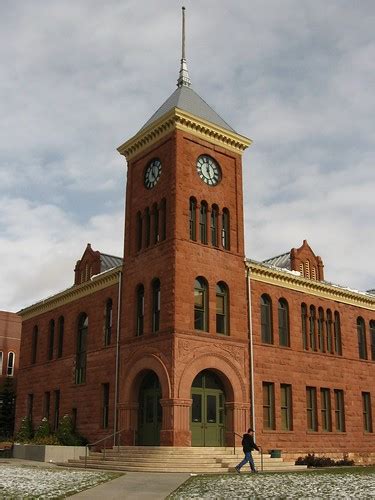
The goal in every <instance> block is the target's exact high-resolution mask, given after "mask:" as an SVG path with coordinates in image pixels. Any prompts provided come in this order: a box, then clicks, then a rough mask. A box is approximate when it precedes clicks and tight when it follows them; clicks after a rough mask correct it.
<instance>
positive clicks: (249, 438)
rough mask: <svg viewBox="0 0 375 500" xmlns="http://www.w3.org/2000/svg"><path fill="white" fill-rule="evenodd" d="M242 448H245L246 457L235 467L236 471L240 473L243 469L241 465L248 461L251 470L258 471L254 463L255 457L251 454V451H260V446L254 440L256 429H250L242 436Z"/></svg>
mask: <svg viewBox="0 0 375 500" xmlns="http://www.w3.org/2000/svg"><path fill="white" fill-rule="evenodd" d="M242 449H243V452H244V453H245V458H244V459H243V460H242V462H240V463H239V464H238V465H236V467H235V469H236V471H237V472H238V474H239V473H240V471H241V467H242V466H243V465H245V464H246V463H247V462H249V464H250V469H251V472H257V470H256V469H255V465H254V459H253V457H252V455H251V452H252V451H253V450H258V451H259V447H258V446H257V445H256V444H255V442H254V429H248V430H247V433H246V434H244V435H243V437H242Z"/></svg>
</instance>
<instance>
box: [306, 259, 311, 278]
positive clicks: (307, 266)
mask: <svg viewBox="0 0 375 500" xmlns="http://www.w3.org/2000/svg"><path fill="white" fill-rule="evenodd" d="M305 276H306V278H310V261H309V260H307V261H306V262H305Z"/></svg>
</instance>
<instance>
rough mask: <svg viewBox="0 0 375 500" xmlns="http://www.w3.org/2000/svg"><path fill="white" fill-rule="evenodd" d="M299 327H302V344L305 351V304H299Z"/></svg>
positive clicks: (306, 347)
mask: <svg viewBox="0 0 375 500" xmlns="http://www.w3.org/2000/svg"><path fill="white" fill-rule="evenodd" d="M301 327H302V346H303V348H304V349H305V350H306V351H307V349H308V346H307V344H308V342H307V307H306V304H302V305H301Z"/></svg>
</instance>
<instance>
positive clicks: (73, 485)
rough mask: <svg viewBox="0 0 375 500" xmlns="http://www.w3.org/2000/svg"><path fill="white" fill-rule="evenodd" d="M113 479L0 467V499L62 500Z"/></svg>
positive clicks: (99, 474)
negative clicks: (46, 499)
mask: <svg viewBox="0 0 375 500" xmlns="http://www.w3.org/2000/svg"><path fill="white" fill-rule="evenodd" d="M113 476H114V475H113V474H108V473H105V472H87V471H76V470H68V469H51V468H46V467H32V466H30V467H29V466H14V465H5V464H0V499H9V498H12V499H24V498H43V499H45V498H59V497H60V498H61V497H65V495H66V494H67V493H70V494H73V493H77V492H79V491H82V490H85V489H87V488H90V487H92V486H95V485H97V484H100V483H102V482H104V481H108V480H109V479H112V478H113Z"/></svg>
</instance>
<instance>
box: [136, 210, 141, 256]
mask: <svg viewBox="0 0 375 500" xmlns="http://www.w3.org/2000/svg"><path fill="white" fill-rule="evenodd" d="M135 232H136V234H135V241H136V242H137V251H139V250H141V248H142V214H141V212H137V220H136V229H135Z"/></svg>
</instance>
